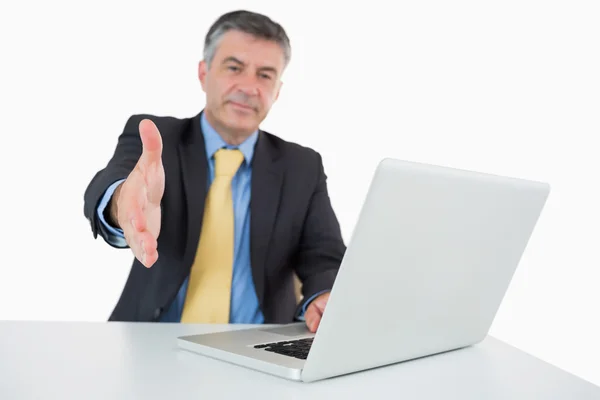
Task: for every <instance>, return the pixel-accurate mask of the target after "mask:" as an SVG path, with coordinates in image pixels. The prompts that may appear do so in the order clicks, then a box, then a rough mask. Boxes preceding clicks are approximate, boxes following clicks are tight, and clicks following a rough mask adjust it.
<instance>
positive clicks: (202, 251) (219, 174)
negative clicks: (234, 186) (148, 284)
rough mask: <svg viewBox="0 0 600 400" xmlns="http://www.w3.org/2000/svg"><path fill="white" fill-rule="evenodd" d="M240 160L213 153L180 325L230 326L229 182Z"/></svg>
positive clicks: (229, 152)
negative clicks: (211, 170) (210, 172)
mask: <svg viewBox="0 0 600 400" xmlns="http://www.w3.org/2000/svg"><path fill="white" fill-rule="evenodd" d="M243 160H244V155H243V154H242V152H240V151H239V150H226V149H220V150H218V151H217V152H216V153H215V177H214V180H213V182H212V184H211V186H210V190H209V191H208V196H207V198H206V204H205V207H204V218H203V222H202V232H201V234H200V241H199V244H198V250H197V252H196V258H195V260H194V263H193V264H192V269H191V272H190V279H189V286H188V289H187V294H186V298H185V304H184V306H183V313H182V316H181V322H182V323H220V324H226V323H229V303H230V300H231V277H232V271H233V251H234V249H233V244H234V219H233V201H232V198H231V180H232V179H233V176H234V175H235V173H236V171H237V170H238V168H239V166H240V164H241V163H242V161H243Z"/></svg>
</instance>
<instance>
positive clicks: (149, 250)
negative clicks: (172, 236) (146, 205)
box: [138, 231, 158, 268]
mask: <svg viewBox="0 0 600 400" xmlns="http://www.w3.org/2000/svg"><path fill="white" fill-rule="evenodd" d="M138 237H139V242H138V246H139V253H140V256H139V258H138V260H139V261H140V262H141V263H142V264H143V265H144V266H145V267H146V268H150V267H151V266H152V265H154V263H155V262H156V260H157V259H158V251H157V242H156V239H155V238H154V237H153V236H152V234H151V233H150V232H147V231H146V232H141V233H140V234H139V235H138Z"/></svg>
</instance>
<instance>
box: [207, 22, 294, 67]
mask: <svg viewBox="0 0 600 400" xmlns="http://www.w3.org/2000/svg"><path fill="white" fill-rule="evenodd" d="M225 63H236V64H239V65H241V66H244V67H249V68H252V69H260V70H270V71H273V72H275V73H276V74H278V75H280V74H281V73H282V72H283V70H284V68H285V53H284V51H283V48H282V47H281V45H280V44H279V43H277V42H275V41H273V40H266V39H263V38H259V37H255V36H252V35H250V34H247V33H244V32H239V31H229V32H227V33H225V34H224V35H223V37H222V38H221V40H220V41H219V43H218V44H217V47H216V52H215V56H214V59H213V64H214V65H222V64H225Z"/></svg>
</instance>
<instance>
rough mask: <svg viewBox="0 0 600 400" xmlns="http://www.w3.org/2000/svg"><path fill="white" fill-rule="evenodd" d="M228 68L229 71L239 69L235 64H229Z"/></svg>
mask: <svg viewBox="0 0 600 400" xmlns="http://www.w3.org/2000/svg"><path fill="white" fill-rule="evenodd" d="M228 68H229V70H230V71H239V70H240V69H239V67H236V66H235V65H230V66H229V67H228Z"/></svg>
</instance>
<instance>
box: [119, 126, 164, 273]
mask: <svg viewBox="0 0 600 400" xmlns="http://www.w3.org/2000/svg"><path fill="white" fill-rule="evenodd" d="M139 130H140V137H141V140H142V147H143V150H142V155H141V157H140V159H139V160H138V162H137V164H136V166H135V167H134V169H133V170H132V171H131V173H130V174H129V176H128V177H127V179H126V180H125V182H123V184H121V185H120V186H119V187H118V188H117V190H116V191H115V194H114V197H113V199H114V201H113V203H112V206H111V216H112V218H113V220H114V221H116V222H117V224H118V225H119V227H120V228H121V229H122V230H123V234H124V235H125V240H126V241H127V244H128V245H129V247H130V248H131V250H132V251H133V254H134V255H135V257H136V258H137V259H138V260H139V261H140V262H141V263H142V264H143V265H145V266H146V267H148V268H149V267H151V266H152V265H153V264H154V263H155V262H156V260H157V259H158V252H157V247H158V242H157V240H158V235H159V233H160V223H161V209H160V203H161V200H162V197H163V194H164V190H165V171H164V168H163V163H162V139H161V136H160V132H159V131H158V128H157V127H156V125H155V124H154V123H153V122H152V121H151V120H149V119H145V120H142V121H141V122H140V125H139Z"/></svg>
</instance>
